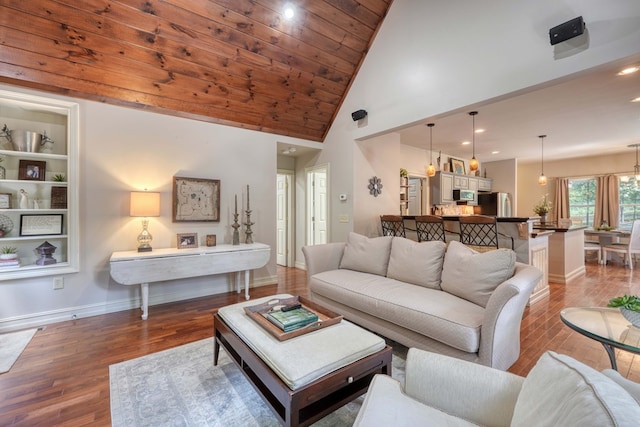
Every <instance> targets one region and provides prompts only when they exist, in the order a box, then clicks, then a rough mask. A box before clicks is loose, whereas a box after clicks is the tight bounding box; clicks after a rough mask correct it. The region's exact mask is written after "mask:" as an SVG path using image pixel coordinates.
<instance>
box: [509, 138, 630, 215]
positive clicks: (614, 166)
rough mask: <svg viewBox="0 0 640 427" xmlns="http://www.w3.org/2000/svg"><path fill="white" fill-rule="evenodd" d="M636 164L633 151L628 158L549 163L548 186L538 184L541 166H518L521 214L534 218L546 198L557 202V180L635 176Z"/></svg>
mask: <svg viewBox="0 0 640 427" xmlns="http://www.w3.org/2000/svg"><path fill="white" fill-rule="evenodd" d="M634 164H635V151H633V150H632V149H631V148H630V149H629V153H628V154H624V153H622V154H613V155H608V156H596V157H582V158H573V159H566V160H559V161H550V162H546V161H545V162H544V174H545V175H546V176H547V185H545V186H542V185H539V184H538V176H539V175H540V164H539V163H527V164H521V165H519V166H518V195H519V197H518V212H519V213H520V214H522V215H533V207H534V206H535V205H536V204H538V202H539V201H540V199H541V198H542V197H543V196H544V195H545V194H549V197H550V198H551V200H553V197H554V194H555V188H556V179H557V178H580V177H587V176H600V175H607V174H627V175H629V176H632V175H633V165H634Z"/></svg>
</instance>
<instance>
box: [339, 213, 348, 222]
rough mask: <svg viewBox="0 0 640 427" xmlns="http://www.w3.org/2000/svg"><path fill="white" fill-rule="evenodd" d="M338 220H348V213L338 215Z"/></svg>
mask: <svg viewBox="0 0 640 427" xmlns="http://www.w3.org/2000/svg"><path fill="white" fill-rule="evenodd" d="M338 221H340V222H349V215H347V214H341V215H338Z"/></svg>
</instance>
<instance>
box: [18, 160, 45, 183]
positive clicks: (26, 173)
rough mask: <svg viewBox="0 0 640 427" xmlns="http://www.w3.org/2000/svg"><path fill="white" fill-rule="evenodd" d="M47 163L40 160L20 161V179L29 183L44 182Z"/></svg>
mask: <svg viewBox="0 0 640 427" xmlns="http://www.w3.org/2000/svg"><path fill="white" fill-rule="evenodd" d="M46 166H47V162H41V161H38V160H20V164H19V166H18V179H24V180H27V181H44V173H45V168H46Z"/></svg>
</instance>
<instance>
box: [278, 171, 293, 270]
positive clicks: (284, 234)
mask: <svg viewBox="0 0 640 427" xmlns="http://www.w3.org/2000/svg"><path fill="white" fill-rule="evenodd" d="M293 183H294V174H293V172H292V171H282V170H278V174H277V176H276V264H278V265H282V266H285V267H293V264H294V262H293V252H294V251H293V226H294V224H295V219H294V215H293V205H294V199H293V188H294V186H293Z"/></svg>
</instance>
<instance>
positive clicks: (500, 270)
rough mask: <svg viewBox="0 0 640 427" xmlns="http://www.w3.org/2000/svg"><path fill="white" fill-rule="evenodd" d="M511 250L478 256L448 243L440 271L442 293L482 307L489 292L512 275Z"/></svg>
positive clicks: (461, 246) (487, 299)
mask: <svg viewBox="0 0 640 427" xmlns="http://www.w3.org/2000/svg"><path fill="white" fill-rule="evenodd" d="M515 265H516V254H515V252H514V251H512V250H511V249H496V250H494V251H489V252H484V253H478V252H476V251H474V250H473V249H470V248H468V247H466V246H465V245H463V244H462V243H460V242H457V241H455V240H454V241H452V242H450V243H449V247H448V248H447V252H446V253H445V255H444V265H443V267H442V282H441V283H440V287H441V288H442V290H443V291H445V292H448V293H450V294H453V295H455V296H458V297H460V298H463V299H466V300H467V301H471V302H472V303H474V304H478V305H480V306H482V307H486V306H487V303H488V302H489V298H490V297H491V294H492V293H493V291H494V290H495V289H496V288H497V287H498V285H500V284H501V283H502V282H504V281H505V280H507V279H509V278H511V277H512V276H513V273H514V271H515Z"/></svg>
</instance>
